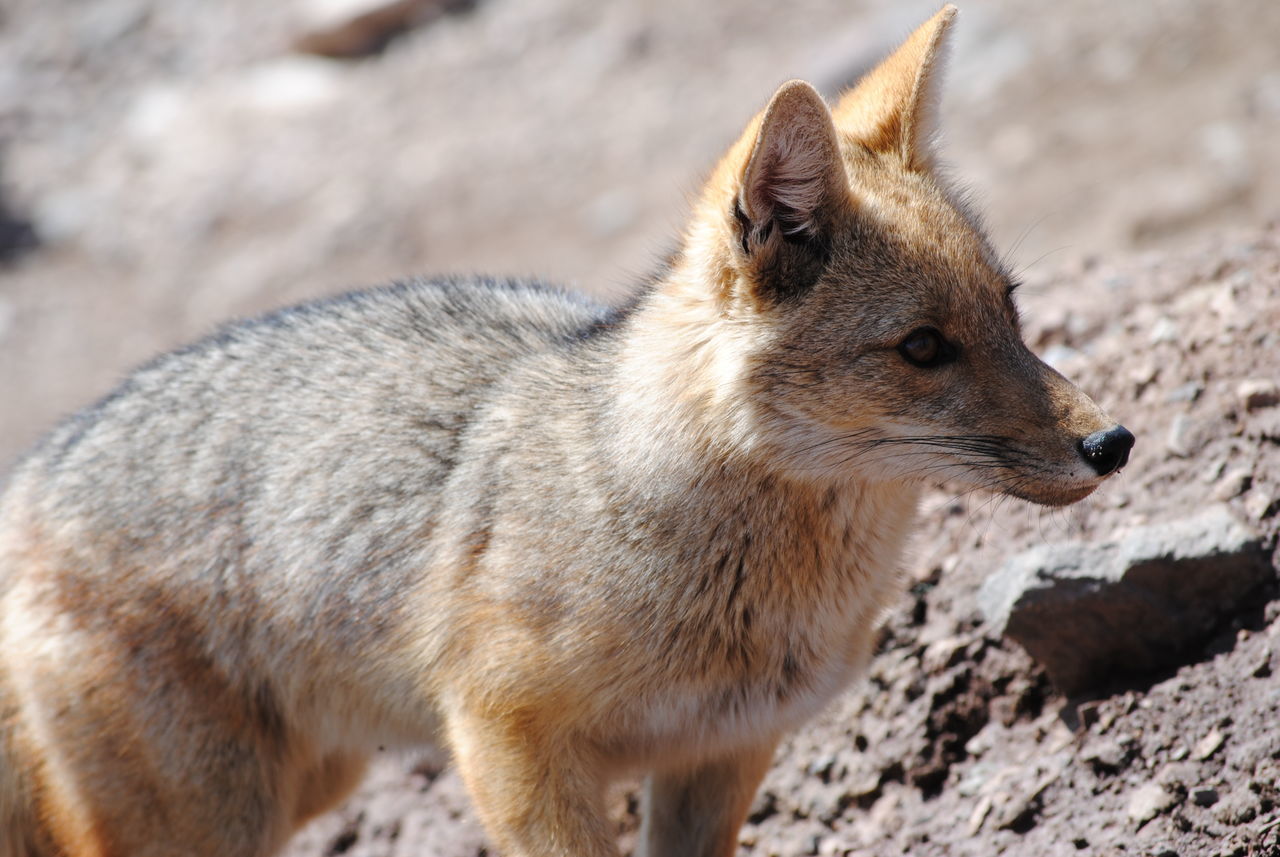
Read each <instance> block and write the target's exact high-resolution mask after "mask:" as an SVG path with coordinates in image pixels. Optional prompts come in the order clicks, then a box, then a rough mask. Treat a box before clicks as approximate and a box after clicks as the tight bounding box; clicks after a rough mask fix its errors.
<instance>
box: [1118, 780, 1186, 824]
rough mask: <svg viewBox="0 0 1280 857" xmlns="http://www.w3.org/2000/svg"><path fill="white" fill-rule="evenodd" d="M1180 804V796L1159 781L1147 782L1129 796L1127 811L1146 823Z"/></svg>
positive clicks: (1133, 817)
mask: <svg viewBox="0 0 1280 857" xmlns="http://www.w3.org/2000/svg"><path fill="white" fill-rule="evenodd" d="M1177 805H1178V796H1177V795H1176V794H1174V793H1173V792H1171V791H1168V790H1167V789H1165V787H1164V786H1162V785H1160V784H1159V783H1147V784H1146V785H1145V786H1141V787H1140V788H1139V789H1138V790H1137V791H1135V792H1134V793H1133V795H1132V796H1130V798H1129V805H1128V807H1126V812H1127V813H1128V815H1129V818H1130V819H1131V820H1133V821H1136V822H1138V824H1139V825H1141V824H1145V823H1146V822H1148V821H1150V820H1151V819H1153V818H1155V817H1156V816H1157V815H1159V814H1160V813H1162V812H1168V811H1169V810H1170V809H1173V808H1174V807H1175V806H1177Z"/></svg>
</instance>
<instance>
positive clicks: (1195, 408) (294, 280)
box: [0, 0, 1280, 857]
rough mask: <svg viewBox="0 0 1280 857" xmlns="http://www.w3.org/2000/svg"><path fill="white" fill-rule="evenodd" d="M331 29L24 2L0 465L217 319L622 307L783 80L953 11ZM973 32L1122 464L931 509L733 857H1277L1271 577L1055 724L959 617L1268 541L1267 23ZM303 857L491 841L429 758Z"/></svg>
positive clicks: (1243, 18)
mask: <svg viewBox="0 0 1280 857" xmlns="http://www.w3.org/2000/svg"><path fill="white" fill-rule="evenodd" d="M320 5H321V4H320V3H319V0H282V2H278V3H254V2H250V0H222V2H220V3H216V4H214V3H201V2H197V0H166V2H160V0H97V2H95V3H94V4H87V5H86V4H76V3H72V2H70V0H6V3H5V4H4V6H3V7H0V259H3V260H4V261H0V393H2V395H3V398H2V399H0V401H2V402H3V404H0V460H5V461H7V460H9V459H11V458H12V457H13V456H14V455H16V454H17V453H18V452H19V451H20V450H21V449H22V448H23V447H24V446H25V445H27V444H28V443H30V442H31V441H32V440H34V438H35V437H36V436H38V434H39V433H40V432H41V431H43V430H44V429H45V428H47V427H48V426H49V424H50V423H51V422H52V421H53V420H55V419H56V418H57V417H58V416H59V415H61V414H64V413H66V412H68V411H69V410H72V409H74V408H76V407H78V406H79V405H82V404H84V403H86V402H88V401H89V400H91V399H92V398H93V397H94V396H96V395H100V394H102V393H104V392H105V391H106V390H107V389H109V387H110V386H111V385H112V384H113V383H114V381H115V380H116V379H118V378H119V377H120V376H121V374H122V373H123V372H124V371H126V370H127V369H128V368H129V367H130V366H131V365H134V364H136V363H137V362H139V361H141V360H143V359H145V358H146V357H147V356H149V355H151V354H153V353H154V352H155V351H157V350H159V349H162V348H166V347H170V346H172V345H176V344H178V343H180V342H182V341H184V340H187V339H190V338H192V337H193V336H196V335H199V334H200V333H202V332H204V331H207V330H208V329H210V327H211V326H212V325H213V324H215V323H216V322H218V321H219V320H222V319H225V318H227V317H232V316H237V315H243V314H247V313H251V312H256V311H258V310H261V309H264V308H268V307H273V306H279V305H282V304H285V303H288V302H292V301H296V300H300V299H304V298H308V297H313V296H317V295H322V294H330V293H333V292H335V291H338V290H341V289H343V288H346V287H349V286H353V285H360V284H367V283H371V282H376V281H379V280H383V279H387V278H390V277H396V276H402V275H407V274H413V273H420V272H447V271H462V272H475V271H483V272H493V273H516V274H526V273H535V274H538V275H541V276H543V277H545V278H547V279H551V280H555V281H559V282H562V283H567V284H570V285H573V286H576V287H578V288H582V289H584V290H587V291H590V292H593V293H595V294H598V295H604V296H608V297H617V296H621V295H623V294H625V293H626V291H627V290H628V288H629V287H630V286H631V284H632V283H634V282H635V281H636V279H637V278H638V277H640V276H642V275H643V274H644V273H645V272H646V271H647V270H649V269H650V268H651V267H652V266H653V264H654V261H655V260H656V259H658V258H659V257H660V256H661V255H662V253H663V252H664V251H665V250H666V248H667V247H669V246H670V244H671V242H672V240H673V238H674V235H675V233H676V231H677V230H678V228H679V224H680V222H681V220H682V217H683V215H684V208H685V205H686V199H687V196H688V194H689V193H690V192H691V191H692V190H693V189H695V188H696V187H697V184H698V181H699V179H700V177H701V175H702V173H703V171H704V170H705V169H706V168H707V167H709V166H710V164H711V163H712V162H713V161H714V160H715V158H716V157H717V156H718V154H719V153H720V151H721V150H722V149H723V147H724V146H726V145H727V144H728V143H729V142H730V141H731V140H732V139H733V137H734V136H735V135H736V134H737V133H738V131H739V129H740V127H741V126H742V125H743V124H744V123H745V122H746V121H747V119H748V118H749V117H750V116H751V115H752V113H753V112H754V111H755V110H757V109H759V107H760V106H762V105H763V103H764V102H765V101H766V100H767V98H768V95H769V94H770V92H771V91H772V89H773V88H774V87H775V86H776V85H777V84H778V83H780V82H781V81H783V80H785V79H787V78H789V77H803V78H806V79H810V80H813V81H814V82H815V83H817V84H818V85H819V86H820V87H822V88H823V89H824V90H825V91H827V92H828V93H829V94H834V93H835V92H836V91H838V89H839V88H840V87H841V86H842V85H843V84H845V83H847V82H849V81H851V80H852V79H853V78H855V77H856V75H857V74H858V72H859V71H860V70H862V69H864V68H865V67H867V66H868V65H870V64H871V63H873V62H874V61H875V59H876V58H877V57H878V56H880V55H881V54H882V53H883V52H884V51H885V50H887V49H888V48H890V47H891V46H892V45H893V44H894V43H895V42H896V40H898V39H899V38H901V37H902V36H903V35H905V33H906V32H908V31H909V30H910V29H911V27H912V26H913V25H914V24H916V23H918V22H919V21H920V20H923V18H924V17H926V16H927V15H928V14H929V13H930V12H932V11H933V9H934V7H933V6H932V5H931V4H929V3H916V2H893V0H862V2H856V1H855V2H848V0H845V2H836V0H799V2H794V3H789V4H776V3H763V2H729V0H715V2H711V0H708V2H701V3H696V4H690V3H677V2H675V0H649V2H645V3H639V2H618V3H609V4H605V3H593V2H589V0H538V2H518V0H479V2H477V3H475V4H473V5H472V6H469V7H467V6H465V5H464V4H454V6H456V7H457V8H458V9H459V11H449V12H447V13H445V14H442V15H441V16H439V17H437V18H435V19H434V20H432V21H430V22H429V23H426V24H423V25H422V26H419V27H417V28H415V29H413V30H411V31H409V32H407V33H406V34H404V35H403V36H401V37H399V38H397V39H395V40H394V41H392V42H391V43H390V44H389V45H388V46H387V47H386V50H385V51H383V52H381V53H378V54H374V55H371V56H368V57H363V58H358V59H350V60H329V59H322V58H317V57H314V56H305V55H302V54H300V53H299V52H297V51H296V50H293V49H292V47H291V46H293V45H295V44H296V43H297V41H298V39H299V38H300V37H302V36H303V35H305V34H307V33H311V32H315V30H316V28H317V27H318V26H319V25H318V24H317V23H316V21H317V19H318V16H319V14H320V13H319V12H318V11H317V10H318V9H319V7H320ZM957 36H958V39H957V43H956V45H955V50H954V53H953V58H952V62H951V65H950V70H949V74H948V87H947V92H946V95H945V98H944V103H943V119H942V123H943V135H944V136H943V143H942V145H943V151H944V153H945V155H946V157H947V159H948V160H949V162H950V165H951V171H952V173H953V174H954V176H955V178H956V180H957V181H958V182H959V183H960V184H961V185H963V186H966V187H971V188H972V189H973V190H972V194H973V196H974V198H975V199H976V200H977V202H978V205H979V207H980V208H981V209H983V210H985V211H986V212H987V213H988V220H989V224H990V228H991V232H992V235H993V237H994V240H995V243H996V244H997V246H998V247H1001V248H1004V249H1005V250H1006V251H1007V253H1008V254H1009V257H1010V258H1011V259H1012V260H1013V262H1014V264H1015V266H1016V267H1017V268H1018V269H1019V270H1021V271H1022V276H1023V279H1024V281H1025V286H1024V287H1023V288H1022V289H1021V291H1020V295H1021V303H1022V306H1023V309H1024V311H1025V316H1026V320H1027V326H1028V338H1029V341H1031V342H1032V344H1033V345H1034V346H1035V347H1036V348H1037V349H1038V350H1039V351H1040V352H1041V353H1042V354H1044V355H1045V356H1046V358H1047V359H1051V361H1052V362H1053V363H1054V364H1055V365H1057V366H1058V367H1059V368H1060V369H1061V370H1062V371H1063V372H1064V373H1065V374H1067V375H1068V376H1070V377H1072V378H1074V379H1075V380H1077V381H1078V382H1080V383H1081V385H1082V386H1083V387H1084V388H1085V389H1086V390H1088V391H1089V392H1090V393H1091V394H1093V395H1095V397H1097V398H1098V399H1099V400H1100V402H1102V403H1103V404H1104V405H1105V406H1106V407H1107V409H1108V410H1109V411H1110V412H1111V413H1113V414H1115V415H1116V416H1118V417H1119V418H1120V419H1121V420H1122V421H1123V422H1125V424H1126V425H1128V426H1129V428H1131V429H1133V430H1134V432H1135V433H1136V434H1137V435H1138V445H1137V447H1136V449H1135V453H1134V457H1133V460H1132V461H1131V463H1130V465H1129V467H1128V468H1127V470H1126V471H1125V473H1124V474H1123V476H1122V477H1121V479H1120V480H1119V481H1118V482H1116V483H1113V484H1111V485H1109V486H1108V487H1107V489H1106V490H1104V491H1103V492H1101V493H1100V494H1098V495H1097V496H1095V497H1092V498H1090V499H1089V500H1087V501H1085V502H1084V503H1082V504H1080V505H1078V506H1076V507H1073V508H1072V509H1070V510H1068V511H1065V512H1054V513H1048V512H1044V511H1041V510H1038V509H1034V508H1032V507H1029V506H1026V505H1025V504H1022V503H1019V502H1017V501H995V500H992V499H991V498H987V497H979V496H964V497H958V498H957V497H954V496H953V495H952V494H950V493H948V492H946V490H945V488H940V489H939V490H938V491H937V492H936V493H935V494H934V495H932V496H931V497H930V500H929V502H928V504H927V509H926V517H925V521H924V524H923V526H922V527H921V534H920V537H919V539H918V543H917V545H916V547H915V550H914V552H913V560H912V562H911V567H910V568H908V569H907V579H906V580H905V581H904V595H903V600H902V604H901V607H900V609H899V610H898V611H897V612H895V614H894V615H893V617H892V618H891V619H890V621H889V623H888V627H887V630H886V635H885V641H884V643H883V645H882V650H881V652H880V654H879V655H878V656H877V658H876V661H875V663H874V665H873V667H872V669H871V673H870V675H869V677H868V679H867V681H865V682H864V683H862V684H861V685H860V686H858V687H857V688H855V689H854V690H852V691H851V692H850V693H849V694H848V695H846V696H845V697H842V698H841V699H840V700H839V701H838V703H837V704H835V705H834V706H833V707H832V709H831V710H830V711H829V712H828V713H826V714H825V715H823V717H821V718H820V719H819V720H818V721H816V722H815V723H814V724H812V726H810V727H809V728H806V729H805V730H804V731H803V732H801V733H800V734H798V735H796V736H795V737H794V738H793V739H792V740H791V742H790V743H789V744H788V745H787V747H786V748H784V750H783V752H781V753H780V755H779V758H778V761H777V764H776V766H775V768H774V770H773V772H772V773H771V774H770V776H769V778H768V780H767V781H766V784H765V787H764V789H763V790H762V793H761V796H760V798H759V799H758V801H757V804H756V807H755V808H754V810H753V814H752V820H751V822H750V823H749V824H748V825H747V827H746V828H745V829H744V831H743V836H742V846H741V848H740V853H742V854H753V855H772V854H778V855H794V854H845V853H851V854H867V855H889V854H905V853H910V854H912V855H915V857H919V855H940V857H941V855H947V857H949V855H991V854H1011V855H1022V854H1036V855H1055V854H1082V855H1108V857H1109V855H1116V854H1135V855H1179V857H1194V855H1203V856H1204V857H1209V855H1220V854H1221V855H1246V854H1251V855H1280V809H1278V808H1277V800H1278V799H1277V782H1278V780H1280V776H1278V773H1280V738H1277V735H1280V733H1277V732H1276V730H1275V724H1276V723H1277V721H1278V720H1280V679H1277V677H1276V675H1275V670H1276V669H1278V668H1280V663H1277V658H1280V655H1277V651H1280V619H1278V616H1277V614H1278V613H1280V610H1277V603H1276V602H1275V601H1274V600H1273V599H1274V598H1275V596H1276V592H1275V588H1274V586H1272V587H1270V588H1265V587H1264V588H1263V589H1262V590H1259V592H1257V593H1256V594H1255V596H1254V597H1253V598H1252V599H1251V600H1250V601H1249V603H1248V604H1246V605H1244V606H1243V607H1241V608H1240V610H1238V611H1237V612H1234V613H1231V614H1229V615H1223V616H1221V617H1220V621H1219V624H1218V626H1217V627H1216V628H1215V630H1214V631H1213V633H1211V634H1210V635H1209V636H1208V637H1207V638H1206V639H1205V640H1204V641H1203V642H1202V643H1201V644H1199V645H1198V646H1196V647H1195V648H1194V650H1190V651H1187V652H1186V653H1185V654H1184V656H1183V658H1182V660H1183V663H1182V664H1181V665H1179V666H1174V667H1170V668H1169V669H1167V670H1165V671H1164V672H1162V673H1160V674H1148V675H1137V676H1127V677H1124V678H1123V679H1117V680H1116V681H1115V682H1113V683H1112V684H1110V685H1108V686H1107V687H1105V688H1099V689H1097V690H1095V691H1094V692H1093V693H1092V694H1091V695H1090V696H1088V697H1077V698H1071V699H1067V698H1065V697H1063V696H1062V695H1061V694H1060V693H1058V692H1057V691H1056V690H1055V689H1054V687H1053V686H1052V684H1051V683H1050V682H1049V681H1048V679H1047V677H1046V675H1045V673H1044V671H1043V669H1042V668H1041V667H1039V666H1038V665H1037V664H1035V663H1034V662H1033V661H1032V660H1031V659H1030V658H1029V656H1028V655H1027V654H1026V653H1025V652H1024V651H1023V650H1022V649H1021V648H1020V647H1019V646H1018V645H1017V644H1016V643H1014V642H1012V641H1010V640H1008V639H1004V638H1001V637H999V636H998V635H996V634H995V633H994V632H993V630H992V629H991V628H990V627H989V625H988V624H987V623H986V622H985V620H984V619H983V616H982V614H981V612H980V611H979V609H978V607H977V603H976V596H975V593H976V591H977V590H978V587H979V585H980V584H981V582H982V580H983V579H984V577H986V576H987V575H988V574H989V573H990V572H991V571H993V570H994V569H997V568H999V567H1000V565H1001V563H1002V562H1003V561H1004V559H1005V558H1006V557H1008V556H1011V555H1013V554H1015V553H1017V552H1019V551H1021V550H1023V549H1024V548H1027V547H1030V546H1034V545H1041V544H1052V543H1057V542H1060V541H1064V540H1068V539H1085V540H1099V539H1105V538H1109V537H1112V536H1114V535H1115V534H1117V533H1123V532H1125V531H1126V530H1128V529H1131V528H1133V527H1135V526H1139V525H1142V524H1145V523H1151V522H1159V521H1177V520H1180V519H1182V518H1184V517H1186V516H1187V515H1188V514H1190V513H1192V512H1194V511H1196V510H1197V509H1199V508H1201V507H1202V506H1204V505H1205V504H1207V503H1210V502H1222V503H1227V504H1228V505H1230V507H1231V508H1232V509H1233V510H1234V511H1235V512H1236V513H1237V514H1238V516H1239V517H1240V519H1241V520H1242V521H1246V522H1248V523H1249V524H1250V526H1253V527H1255V528H1256V529H1257V530H1258V531H1259V532H1260V533H1261V534H1262V537H1263V538H1264V541H1265V546H1266V548H1267V550H1273V549H1274V544H1275V537H1276V531H1277V528H1278V527H1280V516H1278V515H1277V508H1278V507H1280V407H1275V406H1267V405H1263V406H1259V405H1258V404H1257V400H1256V397H1255V398H1254V399H1250V393H1249V391H1250V390H1257V389H1258V388H1259V385H1263V386H1265V384H1266V383H1269V382H1275V381H1280V227H1278V226H1277V222H1276V218H1277V217H1280V169H1278V168H1277V160H1278V159H1277V153H1278V152H1280V149H1278V148H1277V145H1278V144H1277V141H1278V140H1280V49H1277V45H1280V4H1277V3H1275V2H1273V0H1236V2H1230V3H1228V2H1219V3H1212V2H1204V0H1199V2H1197V1H1196V0H1167V2H1159V3H1145V4H1121V3H1114V2H1111V3H1104V2H1101V0H1073V2H1064V3H1054V4H1044V3H1037V2H1032V0H991V2H966V3H962V4H961V17H960V19H959V21H958V24H957ZM1264 398H1265V397H1264ZM1251 402H1252V404H1250V403H1251ZM0 466H2V465H0ZM1082 712H1084V713H1083V714H1082ZM617 803H618V810H619V831H620V834H621V835H622V836H623V837H624V840H625V839H626V838H627V837H628V836H629V835H630V831H632V830H633V827H634V805H633V802H632V801H631V800H630V799H629V798H628V796H627V795H626V793H625V791H620V792H619V794H618V796H617ZM290 853H291V854H294V855H297V857H303V855H319V854H341V853H350V854H368V855H398V854H439V855H448V857H470V855H477V854H481V853H485V844H484V838H483V835H482V833H481V832H480V830H479V828H478V826H477V824H476V822H475V820H474V818H473V817H472V815H471V811H470V808H469V805H468V803H467V800H466V798H465V795H464V794H463V793H462V790H461V788H460V784H459V783H458V781H457V779H456V776H455V775H454V774H453V773H452V772H450V771H448V770H447V769H444V768H442V767H441V766H440V764H439V760H423V759H388V760H387V761H386V762H385V763H383V764H381V765H380V766H379V767H378V769H377V770H376V771H375V773H374V775H373V776H372V777H371V778H370V780H369V782H368V783H367V784H366V786H365V787H363V788H362V790H361V791H360V792H359V793H358V794H357V795H356V796H355V797H354V798H353V799H352V801H351V802H350V803H349V804H348V805H347V806H345V807H344V808H343V809H342V810H340V811H339V812H337V813H335V814H332V815H330V816H328V817H325V818H323V819H320V820H318V821H317V822H316V823H315V824H314V825H313V826H312V827H311V828H309V829H308V830H306V831H304V832H303V834H302V835H301V836H300V837H299V839H298V841H297V842H296V843H295V844H294V845H293V847H292V848H291V851H290Z"/></svg>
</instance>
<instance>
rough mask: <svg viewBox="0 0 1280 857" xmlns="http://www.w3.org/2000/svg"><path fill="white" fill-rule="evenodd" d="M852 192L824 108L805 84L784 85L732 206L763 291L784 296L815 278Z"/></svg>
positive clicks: (766, 115)
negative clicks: (833, 224) (835, 217)
mask: <svg viewBox="0 0 1280 857" xmlns="http://www.w3.org/2000/svg"><path fill="white" fill-rule="evenodd" d="M847 193H848V190H847V183H846V178H845V173H844V164H843V162H842V161H841V158H840V145H839V142H838V141H837V139H836V129H835V124H834V123H833V122H832V120H831V111H830V109H829V108H828V107H827V103H826V102H825V101H823V100H822V96H821V95H819V94H818V92H817V90H815V89H814V88H813V87H812V86H810V85H809V84H807V83H805V82H804V81H800V80H792V81H789V82H787V83H784V84H783V85H782V86H781V87H779V88H778V91H777V92H776V93H774V95H773V98H772V99H770V101H769V106H768V107H766V108H765V111H764V114H763V116H762V117H761V119H760V120H759V130H758V131H757V132H756V135H755V143H754V145H753V146H752V149H751V154H750V157H749V158H748V159H747V162H746V166H745V168H744V169H743V172H742V178H741V181H740V184H739V190H738V194H737V198H736V200H735V203H734V216H735V217H736V219H737V221H738V228H739V229H740V238H741V247H742V252H743V254H744V255H745V257H746V261H747V267H748V270H749V273H752V274H753V275H754V279H756V280H757V285H758V286H760V287H762V288H765V289H768V290H771V291H773V292H775V295H774V296H775V297H779V296H782V295H783V294H785V293H788V292H794V291H796V290H798V289H801V288H803V287H804V286H806V285H808V284H809V283H811V282H812V280H813V279H815V278H816V275H817V273H818V272H819V271H820V270H821V266H822V265H823V264H825V262H826V250H825V248H826V246H827V239H828V238H829V235H830V225H831V221H832V217H833V215H834V213H835V212H836V211H838V210H839V207H840V206H841V204H842V203H843V202H844V201H845V200H846V199H847Z"/></svg>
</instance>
